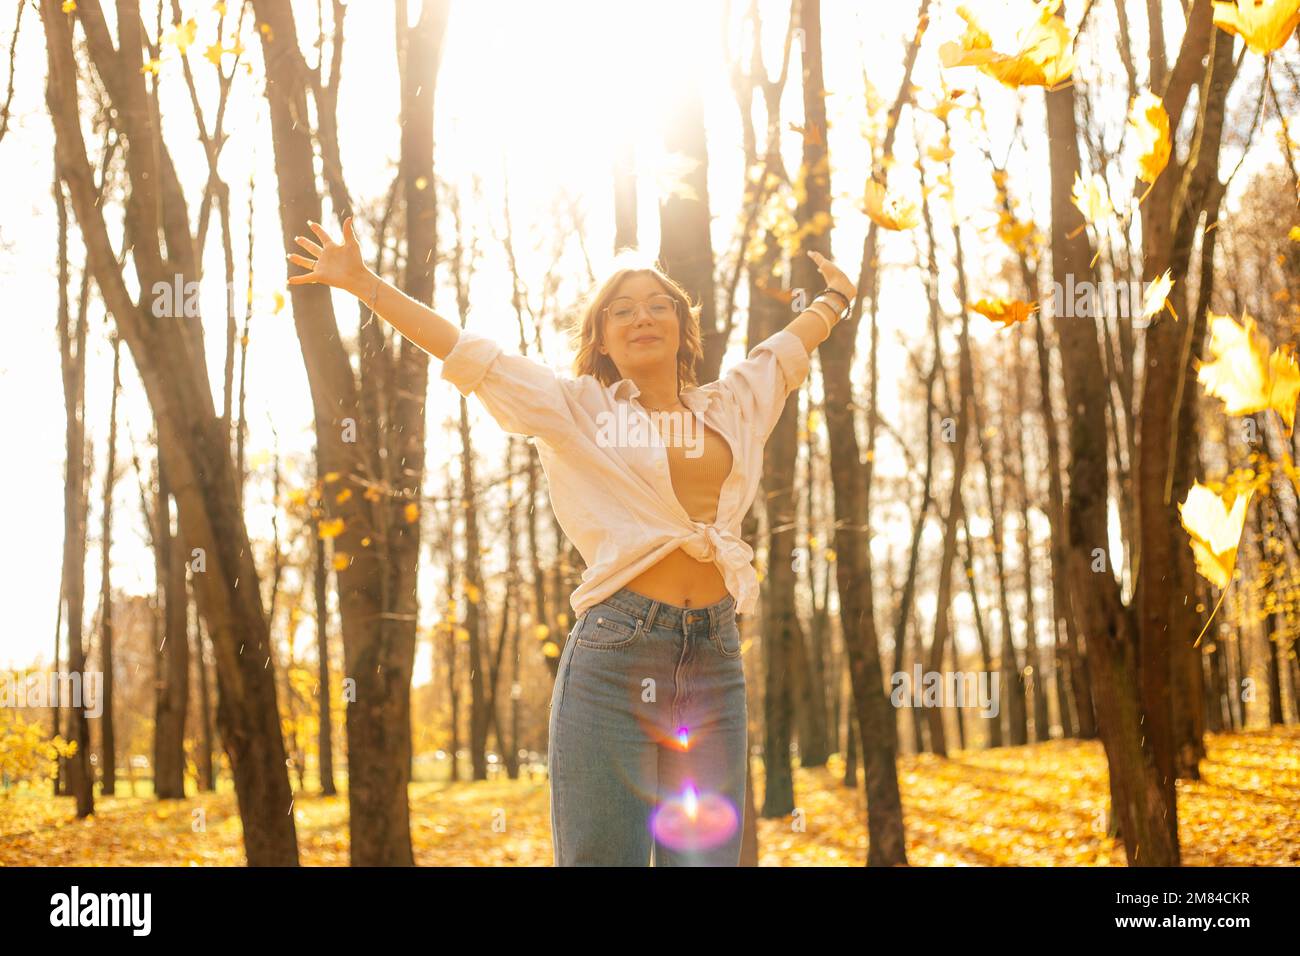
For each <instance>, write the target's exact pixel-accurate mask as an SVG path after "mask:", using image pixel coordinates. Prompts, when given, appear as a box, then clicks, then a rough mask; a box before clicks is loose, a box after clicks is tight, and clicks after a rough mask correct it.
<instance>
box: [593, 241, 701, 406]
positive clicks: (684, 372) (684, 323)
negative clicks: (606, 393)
mask: <svg viewBox="0 0 1300 956" xmlns="http://www.w3.org/2000/svg"><path fill="white" fill-rule="evenodd" d="M634 275H647V276H650V277H651V278H653V279H655V280H656V281H658V283H659V285H660V286H662V287H663V290H664V291H665V292H667V293H668V294H669V295H670V296H672V297H673V300H674V301H675V302H676V303H677V328H678V345H677V384H678V388H683V387H685V386H687V385H696V384H698V383H697V382H696V381H695V363H696V362H697V361H698V360H699V359H701V358H703V357H704V349H703V347H702V346H701V344H700V307H699V306H698V305H691V300H690V297H689V296H688V295H687V294H686V290H685V289H683V288H682V287H681V286H680V285H679V284H678V283H677V282H675V281H674V280H673V279H672V278H670V277H669V276H668V275H667V273H665V272H664V270H663V269H662V268H661V267H660V265H659V262H658V261H657V260H655V259H653V258H650V257H649V256H647V255H645V254H644V253H640V252H637V251H636V250H624V251H623V252H620V253H619V254H618V255H616V256H615V257H614V269H613V271H612V272H611V273H610V275H609V277H608V278H606V279H605V281H604V282H602V283H601V284H600V285H599V286H597V287H596V289H595V290H594V291H593V292H592V293H591V295H590V296H589V297H588V298H587V302H586V306H585V307H582V308H581V309H580V311H581V313H582V323H581V325H580V326H579V327H578V330H577V337H576V339H575V340H574V353H575V355H574V360H573V371H574V374H575V375H592V376H595V378H596V380H597V381H599V382H600V383H601V384H602V385H613V384H614V383H615V382H617V381H618V380H619V379H620V378H622V377H623V376H622V375H620V374H619V371H618V366H616V365H615V364H614V360H613V359H612V358H610V357H609V356H608V355H606V354H604V353H603V352H601V351H600V350H599V347H600V345H602V344H603V343H604V341H605V320H606V318H607V316H606V315H605V312H604V310H605V307H606V306H607V305H609V304H610V303H611V302H612V301H614V299H615V298H616V297H617V293H618V287H619V284H620V283H622V281H623V280H624V279H626V278H629V277H630V276H634Z"/></svg>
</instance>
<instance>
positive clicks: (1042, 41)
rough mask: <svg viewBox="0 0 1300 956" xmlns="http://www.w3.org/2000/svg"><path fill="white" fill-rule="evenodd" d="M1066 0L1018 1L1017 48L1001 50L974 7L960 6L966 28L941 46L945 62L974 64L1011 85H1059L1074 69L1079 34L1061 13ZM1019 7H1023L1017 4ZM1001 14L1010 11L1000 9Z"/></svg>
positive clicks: (1014, 16) (1014, 14) (948, 64)
mask: <svg viewBox="0 0 1300 956" xmlns="http://www.w3.org/2000/svg"><path fill="white" fill-rule="evenodd" d="M1060 5H1061V0H1047V2H1045V3H1041V4H1033V3H1025V2H1023V0H1021V2H1016V3H1013V4H1012V5H1011V6H1012V10H1011V11H1010V13H1011V19H1012V22H1013V23H1015V22H1018V23H1021V24H1022V25H1021V27H1020V29H1019V30H1017V32H1016V38H1015V44H1014V46H1015V49H1016V51H1017V52H1015V53H999V52H998V51H996V50H994V49H993V40H992V38H991V37H990V35H989V32H988V31H987V30H986V29H985V28H984V26H983V24H982V23H981V18H980V14H979V13H976V12H975V11H973V10H972V9H971V7H970V6H967V5H962V6H959V7H958V8H957V13H958V15H959V16H960V17H961V18H962V19H963V20H965V21H966V24H967V25H966V32H965V33H963V34H962V36H961V37H960V38H959V39H958V40H956V41H955V42H948V43H944V44H943V45H941V46H940V47H939V61H940V62H941V63H942V64H943V65H944V66H945V67H948V68H953V67H959V66H974V67H977V68H978V69H979V70H980V71H981V72H983V73H986V74H987V75H989V76H991V77H994V78H995V79H997V80H998V81H999V82H1001V83H1002V84H1003V85H1005V86H1010V87H1020V86H1044V87H1049V88H1050V87H1055V86H1057V85H1058V84H1060V83H1062V82H1064V81H1065V80H1067V79H1069V78H1070V75H1071V74H1072V73H1073V72H1074V52H1073V46H1074V38H1073V37H1071V36H1070V29H1069V27H1067V26H1066V25H1065V21H1064V20H1063V19H1061V18H1060V17H1058V16H1056V15H1055V14H1056V11H1057V9H1058V8H1059V7H1060ZM1017 8H1018V9H1017ZM997 12H998V13H999V14H1000V15H1005V14H1006V13H1007V12H1008V11H1007V10H1006V8H1005V7H1003V8H998V10H997Z"/></svg>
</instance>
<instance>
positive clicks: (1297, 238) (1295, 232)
mask: <svg viewBox="0 0 1300 956" xmlns="http://www.w3.org/2000/svg"><path fill="white" fill-rule="evenodd" d="M1287 238H1288V239H1290V240H1291V241H1292V242H1300V226H1292V227H1291V231H1290V232H1288V233H1287Z"/></svg>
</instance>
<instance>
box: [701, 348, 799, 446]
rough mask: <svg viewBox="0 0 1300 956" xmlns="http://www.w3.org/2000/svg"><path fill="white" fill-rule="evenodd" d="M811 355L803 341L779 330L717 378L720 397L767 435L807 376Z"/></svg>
mask: <svg viewBox="0 0 1300 956" xmlns="http://www.w3.org/2000/svg"><path fill="white" fill-rule="evenodd" d="M809 365H810V358H809V355H808V350H807V349H806V348H804V344H803V341H802V340H801V339H800V338H799V336H797V335H795V334H794V333H793V332H791V331H790V330H788V329H781V330H780V331H779V332H777V333H775V334H774V335H770V336H768V337H767V338H765V339H764V340H763V341H761V342H759V343H758V344H757V345H755V346H754V347H753V348H752V349H750V350H749V356H748V357H747V358H745V359H744V360H743V361H741V362H737V363H736V364H735V365H733V366H732V367H731V368H730V369H728V370H727V372H726V373H725V374H724V375H723V376H722V378H720V379H719V380H718V385H719V386H720V387H721V391H722V394H723V396H724V397H725V398H726V399H727V400H728V401H730V402H732V403H734V404H735V406H736V408H737V409H738V410H739V412H740V418H741V420H742V421H744V422H745V423H746V424H748V425H750V426H751V427H753V428H755V429H758V430H759V431H760V432H761V434H762V435H763V436H764V438H766V437H767V436H768V435H770V434H771V433H772V429H774V428H775V427H776V423H777V421H778V419H780V417H781V412H782V411H783V410H784V409H785V402H786V399H787V398H788V397H789V395H790V393H791V392H793V391H794V390H795V389H797V388H798V387H799V386H800V385H802V384H803V381H804V379H806V378H807V377H808V368H809Z"/></svg>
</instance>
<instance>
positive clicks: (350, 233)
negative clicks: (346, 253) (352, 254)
mask: <svg viewBox="0 0 1300 956" xmlns="http://www.w3.org/2000/svg"><path fill="white" fill-rule="evenodd" d="M343 241H344V242H346V243H348V244H349V245H353V246H357V245H360V244H361V243H360V242H359V241H358V240H357V227H356V226H355V225H353V223H352V217H351V216H348V218H346V219H344V220H343Z"/></svg>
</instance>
